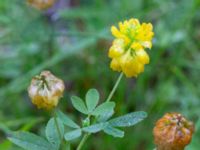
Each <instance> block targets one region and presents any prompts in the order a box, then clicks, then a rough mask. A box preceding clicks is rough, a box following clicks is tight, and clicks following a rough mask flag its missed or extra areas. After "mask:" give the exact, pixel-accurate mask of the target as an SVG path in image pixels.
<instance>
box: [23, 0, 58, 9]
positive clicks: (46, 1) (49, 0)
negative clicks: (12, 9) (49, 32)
mask: <svg viewBox="0 0 200 150" xmlns="http://www.w3.org/2000/svg"><path fill="white" fill-rule="evenodd" d="M27 2H28V4H29V5H31V6H33V7H35V8H37V9H40V10H43V9H48V8H50V7H51V6H53V4H54V3H55V0H27Z"/></svg>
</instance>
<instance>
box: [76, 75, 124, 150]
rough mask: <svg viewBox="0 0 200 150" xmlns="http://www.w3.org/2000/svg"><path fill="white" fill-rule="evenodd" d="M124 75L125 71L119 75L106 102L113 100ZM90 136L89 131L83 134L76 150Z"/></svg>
mask: <svg viewBox="0 0 200 150" xmlns="http://www.w3.org/2000/svg"><path fill="white" fill-rule="evenodd" d="M122 77H123V73H121V74H120V75H119V77H118V79H117V81H116V83H115V85H114V87H113V89H112V91H111V92H110V94H109V96H108V98H107V99H106V102H109V101H110V100H111V98H112V97H113V94H114V93H115V91H116V89H117V87H118V85H119V83H120V81H121V79H122ZM89 136H90V134H89V133H87V134H85V135H84V136H83V138H82V140H81V142H80V143H79V145H78V147H77V149H76V150H81V148H82V147H83V145H84V143H85V141H86V140H87V139H88V137H89Z"/></svg>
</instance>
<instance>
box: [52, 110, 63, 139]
mask: <svg viewBox="0 0 200 150" xmlns="http://www.w3.org/2000/svg"><path fill="white" fill-rule="evenodd" d="M54 121H55V125H56V130H57V132H58V135H59V137H60V140H61V141H62V134H61V132H60V128H59V125H58V119H57V115H56V110H55V111H54Z"/></svg>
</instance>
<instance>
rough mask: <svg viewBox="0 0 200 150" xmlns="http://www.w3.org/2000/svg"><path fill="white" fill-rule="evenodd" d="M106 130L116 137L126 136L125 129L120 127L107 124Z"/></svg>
mask: <svg viewBox="0 0 200 150" xmlns="http://www.w3.org/2000/svg"><path fill="white" fill-rule="evenodd" d="M104 132H105V133H107V134H109V135H112V136H114V137H119V138H122V137H124V131H121V130H119V129H116V128H113V127H112V126H107V127H106V128H105V129H104Z"/></svg>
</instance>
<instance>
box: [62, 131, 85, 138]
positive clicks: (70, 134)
mask: <svg viewBox="0 0 200 150" xmlns="http://www.w3.org/2000/svg"><path fill="white" fill-rule="evenodd" d="M81 134H82V132H81V129H76V130H73V131H70V132H67V133H65V135H64V137H65V140H66V141H71V140H74V139H76V138H78V137H80V136H81Z"/></svg>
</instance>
